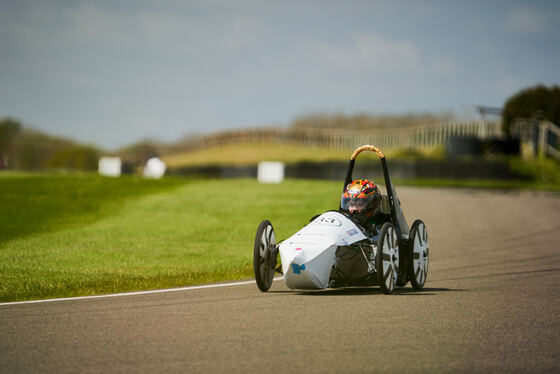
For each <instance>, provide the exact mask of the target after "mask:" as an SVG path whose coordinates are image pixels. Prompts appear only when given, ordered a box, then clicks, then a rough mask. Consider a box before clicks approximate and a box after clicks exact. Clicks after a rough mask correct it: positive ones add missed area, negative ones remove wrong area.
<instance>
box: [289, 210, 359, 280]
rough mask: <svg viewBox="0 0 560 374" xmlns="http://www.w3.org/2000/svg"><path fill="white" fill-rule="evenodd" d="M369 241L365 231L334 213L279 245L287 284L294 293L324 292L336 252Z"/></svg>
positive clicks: (325, 214) (322, 215) (317, 219)
mask: <svg viewBox="0 0 560 374" xmlns="http://www.w3.org/2000/svg"><path fill="white" fill-rule="evenodd" d="M364 239H366V236H365V235H364V234H363V233H362V230H360V228H359V227H358V226H356V224H355V223H354V222H352V221H351V220H350V219H348V218H347V217H346V216H344V215H343V214H341V213H338V212H335V211H331V212H326V213H323V214H321V215H320V216H318V217H317V218H315V219H314V220H313V221H312V222H310V223H309V224H308V225H307V226H305V227H304V228H302V229H301V230H299V231H298V232H297V233H295V234H294V235H292V236H291V237H289V238H288V239H286V240H285V241H283V242H282V243H280V247H279V251H280V258H281V260H282V268H283V269H284V281H285V283H286V285H287V286H288V287H290V288H291V289H308V290H313V289H323V288H327V287H329V277H330V274H331V270H332V268H333V265H335V264H336V255H335V254H336V250H337V248H338V247H339V246H348V245H351V244H353V243H356V242H358V241H361V240H364Z"/></svg>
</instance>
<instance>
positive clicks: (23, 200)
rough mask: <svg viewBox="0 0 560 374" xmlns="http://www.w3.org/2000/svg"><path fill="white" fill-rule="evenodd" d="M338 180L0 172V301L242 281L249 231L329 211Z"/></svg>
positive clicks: (246, 273) (290, 228) (295, 225)
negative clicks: (262, 182)
mask: <svg viewBox="0 0 560 374" xmlns="http://www.w3.org/2000/svg"><path fill="white" fill-rule="evenodd" d="M339 192H340V183H335V182H312V181H295V180H290V181H286V182H285V183H283V184H281V185H259V184H258V183H256V182H255V181H254V180H248V179H246V180H243V179H242V180H210V181H201V180H188V179H184V180H180V179H167V178H164V179H163V180H161V181H145V180H141V179H136V178H119V179H107V178H100V177H96V176H88V175H81V176H78V177H73V176H29V175H24V176H10V177H2V176H1V175H0V195H1V196H2V201H1V203H2V210H3V212H4V214H2V218H1V220H2V221H1V222H0V223H1V224H2V226H3V227H4V228H3V229H2V234H1V235H2V241H1V243H0V280H1V281H0V300H1V301H14V300H28V299H39V298H51V297H66V296H77V295H92V294H101V293H111V292H122V291H130V290H140V289H155V288H162V287H174V286H183V285H188V284H197V283H204V282H211V281H220V280H232V279H244V278H250V277H252V247H253V240H254V233H255V230H256V227H257V225H258V224H259V222H260V221H261V220H262V219H265V218H267V219H270V220H271V221H272V222H273V224H274V225H275V227H276V229H277V234H278V237H279V238H281V237H286V236H288V235H290V234H291V233H293V232H294V231H296V230H297V229H299V228H300V227H301V226H302V225H304V224H305V223H306V222H307V221H308V219H309V218H310V216H311V215H313V214H315V213H319V212H322V211H324V210H327V209H332V208H336V206H337V204H338V198H339Z"/></svg>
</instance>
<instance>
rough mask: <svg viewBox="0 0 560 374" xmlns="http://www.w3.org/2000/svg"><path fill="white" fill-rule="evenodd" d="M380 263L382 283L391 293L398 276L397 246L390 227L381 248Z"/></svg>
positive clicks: (393, 232)
mask: <svg viewBox="0 0 560 374" xmlns="http://www.w3.org/2000/svg"><path fill="white" fill-rule="evenodd" d="M381 261H382V271H383V273H382V274H381V276H382V280H381V281H382V282H383V283H384V284H385V287H386V288H387V290H389V291H392V290H393V289H394V288H395V283H396V281H397V277H398V275H399V249H398V246H397V233H396V232H395V230H394V229H393V228H392V227H389V228H388V230H387V234H386V235H385V239H384V240H383V247H382V248H381Z"/></svg>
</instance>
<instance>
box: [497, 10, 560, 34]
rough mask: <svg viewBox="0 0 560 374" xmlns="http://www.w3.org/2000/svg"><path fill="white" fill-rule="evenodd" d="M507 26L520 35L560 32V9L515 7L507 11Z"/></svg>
mask: <svg viewBox="0 0 560 374" xmlns="http://www.w3.org/2000/svg"><path fill="white" fill-rule="evenodd" d="M505 27H506V29H507V30H509V31H510V32H512V33H514V34H518V35H556V36H558V35H559V34H560V11H559V10H554V9H548V10H540V9H532V8H526V7H520V8H513V9H510V10H509V11H508V12H507V13H506V17H505Z"/></svg>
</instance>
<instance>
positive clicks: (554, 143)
mask: <svg viewBox="0 0 560 374" xmlns="http://www.w3.org/2000/svg"><path fill="white" fill-rule="evenodd" d="M511 135H512V136H514V137H516V138H519V140H521V142H524V143H529V144H531V146H532V148H533V152H534V154H535V156H536V155H539V154H540V155H548V156H553V157H555V158H556V159H559V160H560V151H559V150H558V148H559V147H560V144H559V141H560V129H558V126H556V125H554V124H553V123H551V122H548V121H539V120H536V119H526V118H518V119H516V120H515V121H514V122H513V124H512V126H511Z"/></svg>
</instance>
